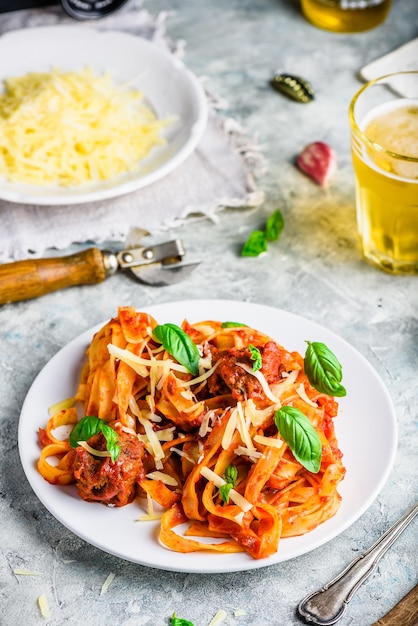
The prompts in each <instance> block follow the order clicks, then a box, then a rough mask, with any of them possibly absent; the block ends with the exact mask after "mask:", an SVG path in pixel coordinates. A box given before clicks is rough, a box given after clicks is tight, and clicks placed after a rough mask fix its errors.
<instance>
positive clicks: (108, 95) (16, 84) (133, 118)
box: [0, 67, 170, 187]
mask: <svg viewBox="0 0 418 626" xmlns="http://www.w3.org/2000/svg"><path fill="white" fill-rule="evenodd" d="M168 123H170V120H164V121H163V120H158V119H157V118H156V116H155V115H154V113H153V112H152V111H151V110H150V109H149V108H147V107H146V106H145V104H144V96H143V94H142V93H141V92H140V91H138V90H133V89H127V88H126V87H124V86H117V85H115V84H114V83H113V80H112V79H111V76H110V74H108V73H107V74H103V75H102V76H97V75H95V74H94V72H93V71H92V69H91V68H88V67H86V68H84V69H81V70H79V71H73V72H63V71H60V70H57V69H54V70H53V71H51V72H45V73H39V72H30V73H28V74H25V75H24V76H17V77H11V78H7V79H6V80H5V81H4V93H3V94H2V95H0V172H1V173H2V174H3V175H4V176H5V177H6V178H7V180H9V181H16V182H23V183H28V184H32V185H39V186H46V185H60V186H63V187H70V186H78V185H83V184H86V183H91V182H96V181H102V180H109V179H110V178H114V177H116V176H119V175H121V174H123V173H125V172H130V171H134V170H137V169H138V166H139V162H140V161H141V160H142V159H143V158H145V157H146V156H147V155H148V154H149V152H150V150H151V149H152V148H153V147H154V146H156V145H162V144H164V143H165V140H164V139H163V138H162V137H161V131H162V129H163V128H164V127H165V126H166V125H167V124H168Z"/></svg>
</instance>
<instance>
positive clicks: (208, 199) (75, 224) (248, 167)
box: [0, 0, 263, 262]
mask: <svg viewBox="0 0 418 626" xmlns="http://www.w3.org/2000/svg"><path fill="white" fill-rule="evenodd" d="M167 17H168V13H166V12H165V13H160V14H159V15H157V16H153V15H151V14H150V13H148V12H147V11H146V10H144V9H143V8H142V6H141V4H140V2H139V0H131V1H130V2H128V3H127V4H126V5H124V6H123V8H122V9H120V10H119V11H116V12H115V13H114V14H110V15H109V16H107V17H105V18H101V19H100V20H98V21H96V22H94V23H93V24H92V23H91V22H89V23H88V25H87V24H86V27H89V28H92V27H94V28H97V29H100V30H105V29H110V30H117V31H121V32H128V33H130V34H135V35H138V36H141V37H145V38H147V39H149V40H151V41H153V42H154V43H155V44H156V45H159V46H165V47H167V48H168V49H169V50H170V51H171V53H172V54H177V55H179V56H182V55H183V53H184V42H178V43H177V44H175V43H174V42H172V41H171V40H170V39H169V37H168V36H167V32H166V22H167ZM57 24H67V25H69V24H74V20H72V18H70V17H68V16H67V15H66V14H65V13H64V11H63V10H62V9H61V7H45V8H42V9H28V10H24V11H14V12H12V13H6V14H3V15H2V18H1V20H0V35H1V34H3V33H5V32H8V31H11V30H15V29H19V28H31V27H36V26H48V25H51V26H52V25H57ZM83 24H84V23H80V22H77V26H83ZM28 54H30V51H28ZM200 79H201V80H203V79H202V78H201V77H200ZM203 84H204V83H203ZM207 97H208V101H209V120H208V125H207V128H206V131H205V133H204V135H203V138H202V139H201V141H200V142H199V145H198V147H197V149H196V150H195V151H194V153H193V154H192V155H191V156H189V157H188V159H187V160H186V161H185V162H184V163H183V164H182V165H180V166H179V167H178V168H177V169H176V170H174V171H173V172H172V173H170V174H169V175H167V176H166V177H164V178H163V179H161V180H159V181H157V182H155V183H153V184H151V185H149V186H148V187H145V188H142V189H140V190H138V191H136V192H133V193H130V194H126V195H123V196H120V197H117V198H112V199H108V200H103V201H98V202H91V203H85V204H80V205H61V206H35V205H24V204H17V203H10V202H6V201H2V200H0V262H6V261H11V260H17V259H22V258H27V257H29V256H42V255H45V251H46V250H47V249H48V248H57V249H64V248H67V247H68V246H70V245H71V244H72V243H83V242H92V243H97V244H100V243H102V242H110V241H115V242H122V243H123V242H124V241H125V240H126V238H127V237H128V234H129V231H130V230H131V229H132V228H142V229H145V230H148V231H150V232H151V233H155V232H159V231H164V230H167V229H169V228H175V227H177V226H179V225H181V224H183V223H184V220H190V219H212V220H217V219H219V212H220V211H221V210H222V209H223V208H225V207H242V208H245V207H250V206H257V205H258V204H260V203H261V202H262V201H263V193H262V191H261V190H259V189H258V188H257V185H256V182H255V179H256V175H257V173H259V172H260V171H261V170H262V167H263V159H262V156H261V154H260V153H259V151H257V150H256V149H255V148H254V147H253V146H249V145H248V138H247V137H246V136H245V132H244V131H243V129H242V128H241V127H240V125H239V124H238V123H237V122H236V121H235V120H233V119H231V118H229V117H227V116H226V115H225V114H222V113H221V109H220V107H221V106H222V101H221V100H220V99H218V100H217V99H216V98H215V97H213V96H212V95H211V94H208V95H207Z"/></svg>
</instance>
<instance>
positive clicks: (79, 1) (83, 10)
mask: <svg viewBox="0 0 418 626" xmlns="http://www.w3.org/2000/svg"><path fill="white" fill-rule="evenodd" d="M125 2H126V0H61V3H62V6H63V9H64V11H66V12H67V13H68V15H70V16H71V17H74V18H75V19H77V20H92V19H98V18H99V17H104V16H105V15H108V14H109V13H112V11H116V10H117V9H119V8H120V7H121V6H122V5H123V4H125Z"/></svg>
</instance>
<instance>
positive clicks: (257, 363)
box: [248, 343, 263, 372]
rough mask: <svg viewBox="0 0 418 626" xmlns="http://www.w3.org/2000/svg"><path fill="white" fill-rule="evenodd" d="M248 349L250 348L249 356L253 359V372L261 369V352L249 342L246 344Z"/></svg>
mask: <svg viewBox="0 0 418 626" xmlns="http://www.w3.org/2000/svg"><path fill="white" fill-rule="evenodd" d="M248 348H249V350H250V355H251V356H250V358H251V360H252V361H254V363H253V372H257V371H258V370H261V368H262V366H263V360H262V358H261V352H260V350H259V349H258V348H256V347H255V346H253V345H252V343H250V344H249V346H248Z"/></svg>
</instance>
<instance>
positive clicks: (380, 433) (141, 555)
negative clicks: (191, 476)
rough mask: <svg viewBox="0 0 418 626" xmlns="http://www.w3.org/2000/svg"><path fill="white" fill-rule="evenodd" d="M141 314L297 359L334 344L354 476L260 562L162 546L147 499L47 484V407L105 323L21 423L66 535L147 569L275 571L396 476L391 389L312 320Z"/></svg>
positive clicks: (237, 307)
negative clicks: (113, 501) (252, 341)
mask: <svg viewBox="0 0 418 626" xmlns="http://www.w3.org/2000/svg"><path fill="white" fill-rule="evenodd" d="M141 311H143V312H144V313H146V314H149V315H151V316H152V317H153V318H154V319H155V320H156V322H157V323H158V324H159V325H166V324H175V325H178V326H180V325H181V324H182V323H183V321H184V320H187V322H188V323H190V324H191V325H192V326H193V324H197V323H198V322H201V321H203V320H216V321H219V322H234V323H240V324H244V325H246V327H249V328H250V329H252V328H254V329H257V330H258V331H260V333H263V334H265V335H267V336H269V337H271V338H272V339H273V340H274V341H275V342H277V344H279V345H281V346H283V347H284V348H285V349H286V350H287V351H289V353H292V354H293V353H300V354H304V353H305V350H306V346H307V343H306V342H307V341H309V342H321V343H323V344H325V345H326V346H328V348H329V349H330V350H332V352H333V354H334V355H336V356H337V358H338V361H339V362H340V364H341V365H342V372H343V379H342V381H343V384H344V386H345V389H346V390H347V395H345V396H344V397H338V398H336V400H337V401H338V405H339V406H338V414H337V416H336V417H335V433H336V437H337V440H338V446H339V448H340V449H341V451H342V454H343V458H342V462H343V464H344V467H345V469H346V473H345V477H344V479H343V480H342V482H341V483H340V484H339V485H338V491H339V494H340V496H341V503H340V506H339V509H338V510H337V512H336V513H335V514H334V515H332V516H331V517H330V518H329V519H327V521H325V522H323V523H320V524H319V525H318V526H317V527H316V528H314V529H313V530H310V531H309V532H306V533H305V534H302V535H299V536H293V537H281V538H280V541H279V543H278V549H277V551H275V552H274V553H273V554H271V555H269V556H267V557H265V558H253V556H252V555H250V554H248V553H247V552H245V551H244V552H231V553H222V552H210V551H196V552H188V553H184V552H181V553H179V552H176V551H174V550H173V549H170V548H168V547H167V546H166V545H164V544H163V543H162V542H161V540H160V539H159V533H160V527H161V520H158V519H155V520H151V521H150V520H147V521H138V518H140V517H143V516H144V515H145V514H146V513H147V510H148V512H149V509H147V500H146V499H143V498H136V499H134V500H133V501H132V502H131V503H129V504H126V506H112V507H108V506H104V505H103V504H102V503H98V502H87V501H85V500H83V499H82V498H81V497H80V496H79V494H78V492H77V489H76V487H75V485H73V484H70V485H64V486H59V485H56V484H51V483H50V482H48V481H47V480H45V479H44V478H43V477H42V476H41V474H40V473H39V471H38V469H37V462H38V459H39V457H40V452H41V448H40V443H39V439H38V429H40V428H41V429H45V425H46V423H47V422H48V417H49V416H48V408H49V407H51V406H52V405H54V404H56V403H59V402H60V401H62V400H63V399H65V398H68V397H72V396H74V394H75V393H76V390H77V387H78V382H79V377H80V372H81V368H82V364H83V362H84V361H85V352H86V349H87V347H88V346H89V345H90V343H91V341H92V338H93V334H94V333H96V332H97V331H98V330H99V329H101V328H102V327H103V326H104V324H100V325H99V326H97V327H95V328H94V329H90V330H88V331H86V332H85V333H83V334H82V335H80V336H79V337H77V338H76V339H74V340H73V341H72V342H70V343H69V344H68V345H66V346H65V347H64V348H62V349H61V350H60V351H59V352H58V353H57V354H56V355H55V356H54V357H53V358H52V359H51V360H50V361H49V363H47V364H46V366H45V367H44V368H43V370H42V371H41V372H40V373H39V375H38V376H37V378H36V379H35V381H34V383H33V385H32V387H31V389H30V390H29V392H28V394H27V397H26V399H25V402H24V405H23V407H22V412H21V416H20V422H19V452H20V457H21V461H22V464H23V468H24V471H25V473H26V476H27V478H28V480H29V482H30V484H31V486H32V488H33V490H34V492H35V494H36V495H37V496H38V498H39V499H40V500H41V502H42V503H43V504H44V505H45V507H46V508H47V509H48V510H49V511H50V512H51V513H52V515H53V516H54V517H55V518H56V519H57V520H58V521H60V522H61V523H62V524H63V525H64V526H65V527H66V528H67V529H69V530H70V531H72V532H73V533H75V534H76V535H77V536H79V537H80V538H82V539H83V540H85V541H86V542H88V543H90V544H91V545H93V546H96V547H97V548H100V549H101V550H103V551H105V552H107V553H110V554H112V555H115V556H117V557H120V558H123V559H126V560H128V561H132V562H134V563H139V564H141V565H146V566H150V567H154V568H160V569H164V570H172V571H181V572H196V573H217V572H234V571H244V570H250V569H254V568H260V567H264V566H268V565H272V564H275V563H279V562H282V561H286V560H289V559H293V558H295V557H297V556H299V555H302V554H304V553H307V552H309V551H311V550H314V549H316V548H318V547H319V546H321V545H323V544H325V543H326V542H328V541H330V540H332V539H333V538H335V537H336V536H338V535H339V534H340V533H342V532H343V531H344V530H345V529H347V528H348V527H349V526H350V525H351V524H353V523H354V522H355V521H356V520H357V519H358V518H359V517H360V516H361V515H362V514H363V513H364V512H365V511H366V510H367V509H368V507H369V506H370V505H371V504H372V502H373V501H374V499H375V498H376V497H377V495H378V493H379V492H380V490H381V489H382V487H383V485H384V483H385V481H386V479H387V477H388V475H389V473H390V471H391V468H392V465H393V462H394V458H395V454H396V448H397V425H396V417H395V413H394V408H393V404H392V402H391V399H390V396H389V394H388V392H387V390H386V388H385V385H384V383H383V382H382V380H381V379H380V377H379V376H378V374H377V373H376V371H375V370H374V369H373V367H372V366H371V365H370V364H369V363H368V361H367V360H366V359H365V358H364V357H363V356H362V355H361V354H360V353H359V352H357V350H355V349H354V348H353V347H352V346H351V345H349V344H348V343H347V342H346V341H345V340H344V339H342V338H341V337H339V336H337V335H336V334H334V333H333V332H331V331H329V330H327V329H326V328H324V327H322V326H320V325H318V324H316V323H314V322H312V321H309V320H307V319H305V318H303V317H300V316H297V315H294V314H292V313H288V312H285V311H282V310H278V309H275V308H271V307H268V306H264V305H260V304H253V303H247V302H237V301H227V300H208V301H204V300H195V301H182V302H174V303H167V304H160V305H154V306H150V307H144V308H142V309H141ZM235 330H236V329H235ZM235 330H234V332H235ZM231 332H232V331H231ZM254 336H255V335H254ZM263 350H264V348H263ZM264 354H266V353H265V352H263V358H264ZM263 367H264V366H263ZM180 369H181V368H180ZM261 371H263V370H261ZM285 376H288V374H285ZM308 387H309V385H308V386H307V387H306V388H308ZM275 389H276V390H277V386H276V387H275ZM309 389H310V391H312V388H310V387H309ZM275 393H276V392H275ZM259 440H260V442H261V443H262V442H263V441H264V440H263V438H261V439H259ZM371 441H372V442H373V455H371V454H370V442H371ZM259 456H260V455H259ZM247 460H248V459H247ZM202 475H203V473H202ZM209 478H210V476H209ZM209 478H208V480H209ZM237 489H238V487H237ZM232 491H234V490H232ZM271 492H272V490H270V492H269V493H271ZM218 510H221V509H218ZM222 510H223V509H222ZM240 523H243V521H242V515H241V522H240ZM110 528H111V529H112V532H109V529H110ZM210 541H212V540H210Z"/></svg>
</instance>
